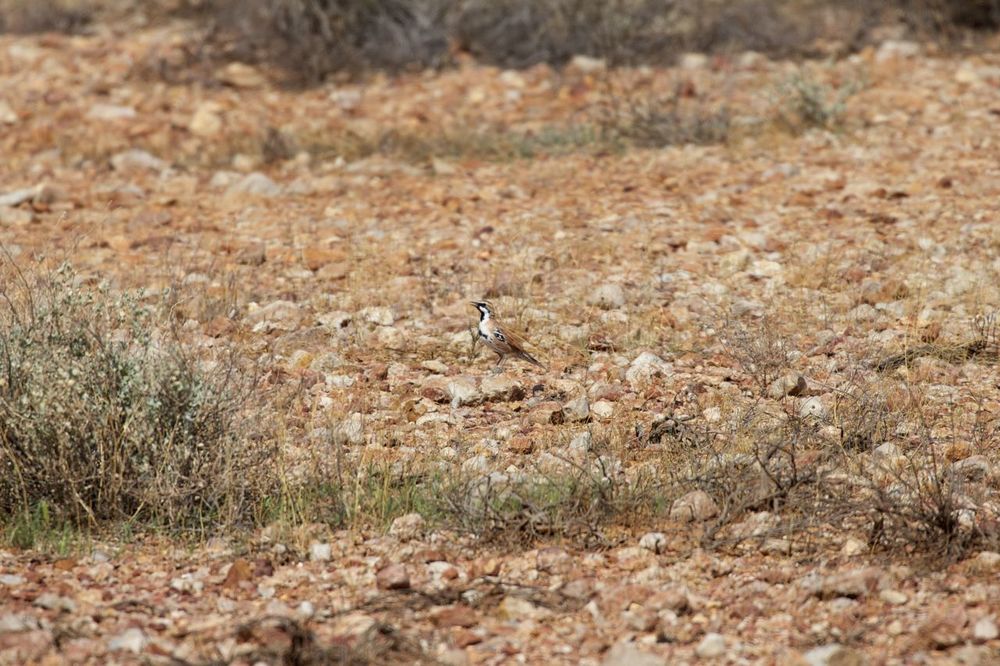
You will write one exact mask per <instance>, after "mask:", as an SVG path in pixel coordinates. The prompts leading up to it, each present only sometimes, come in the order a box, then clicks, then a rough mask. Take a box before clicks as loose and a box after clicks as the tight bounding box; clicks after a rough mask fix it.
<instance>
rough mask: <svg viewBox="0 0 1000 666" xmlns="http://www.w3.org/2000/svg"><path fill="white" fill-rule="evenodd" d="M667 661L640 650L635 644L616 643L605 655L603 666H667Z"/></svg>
mask: <svg viewBox="0 0 1000 666" xmlns="http://www.w3.org/2000/svg"><path fill="white" fill-rule="evenodd" d="M666 665H667V660H666V659H664V658H663V657H660V656H658V655H655V654H651V653H649V652H644V651H643V650H640V649H639V647H638V646H637V645H635V644H634V643H627V642H621V643H615V644H614V645H613V646H611V649H610V650H608V652H607V654H605V655H604V659H603V660H602V661H601V666H666Z"/></svg>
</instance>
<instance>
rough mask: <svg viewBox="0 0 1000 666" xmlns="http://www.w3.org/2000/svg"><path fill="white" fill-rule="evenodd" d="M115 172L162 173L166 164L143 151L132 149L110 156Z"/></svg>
mask: <svg viewBox="0 0 1000 666" xmlns="http://www.w3.org/2000/svg"><path fill="white" fill-rule="evenodd" d="M111 168H113V169H114V170H115V171H163V170H164V169H166V168H167V163H166V162H164V161H163V160H161V159H160V158H159V157H156V156H155V155H152V154H150V153H148V152H146V151H145V150H139V149H137V148H133V149H131V150H126V151H124V152H121V153H116V154H115V155H112V156H111Z"/></svg>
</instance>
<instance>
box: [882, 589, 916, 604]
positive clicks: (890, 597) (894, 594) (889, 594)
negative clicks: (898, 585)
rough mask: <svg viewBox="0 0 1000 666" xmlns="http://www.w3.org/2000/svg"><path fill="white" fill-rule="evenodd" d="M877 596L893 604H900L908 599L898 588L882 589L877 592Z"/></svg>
mask: <svg viewBox="0 0 1000 666" xmlns="http://www.w3.org/2000/svg"><path fill="white" fill-rule="evenodd" d="M878 598H879V599H881V600H882V601H884V602H885V603H887V604H891V605H893V606H902V605H903V604H905V603H906V602H907V601H909V599H910V598H909V597H908V596H906V595H905V594H903V593H902V592H900V591H899V590H882V591H881V592H879V593H878Z"/></svg>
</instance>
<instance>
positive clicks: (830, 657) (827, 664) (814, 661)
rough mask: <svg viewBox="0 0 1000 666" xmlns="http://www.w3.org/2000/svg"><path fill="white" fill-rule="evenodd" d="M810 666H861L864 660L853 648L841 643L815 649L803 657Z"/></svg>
mask: <svg viewBox="0 0 1000 666" xmlns="http://www.w3.org/2000/svg"><path fill="white" fill-rule="evenodd" d="M803 658H804V659H805V662H806V663H807V664H808V665H809V666H861V665H862V664H864V663H866V661H865V660H864V658H863V657H862V656H861V655H860V654H859V653H858V652H857V651H856V650H853V649H852V648H848V647H844V646H843V645H840V644H839V643H829V644H827V645H821V646H819V647H815V648H813V649H812V650H809V652H806V653H805V655H803Z"/></svg>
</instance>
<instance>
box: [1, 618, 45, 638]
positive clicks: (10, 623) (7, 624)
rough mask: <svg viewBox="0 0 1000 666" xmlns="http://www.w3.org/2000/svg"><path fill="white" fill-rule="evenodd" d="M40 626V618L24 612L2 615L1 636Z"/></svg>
mask: <svg viewBox="0 0 1000 666" xmlns="http://www.w3.org/2000/svg"><path fill="white" fill-rule="evenodd" d="M38 628H39V623H38V619H37V618H35V617H33V616H31V615H27V614H22V613H6V614H4V615H0V636H2V635H3V634H11V633H17V632H21V631H31V630H34V629H38Z"/></svg>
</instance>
